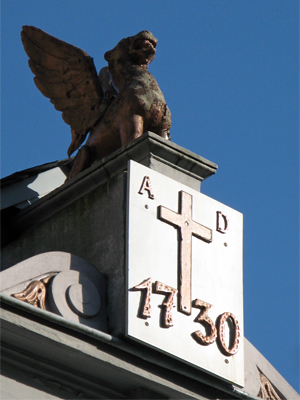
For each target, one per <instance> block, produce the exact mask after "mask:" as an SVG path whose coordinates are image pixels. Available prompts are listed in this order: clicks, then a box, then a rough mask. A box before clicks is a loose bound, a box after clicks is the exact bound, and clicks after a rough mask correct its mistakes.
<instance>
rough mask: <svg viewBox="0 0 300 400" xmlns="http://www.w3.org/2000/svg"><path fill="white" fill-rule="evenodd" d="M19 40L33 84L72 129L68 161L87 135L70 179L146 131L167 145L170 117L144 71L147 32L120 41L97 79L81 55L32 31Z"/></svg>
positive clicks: (148, 55)
mask: <svg viewBox="0 0 300 400" xmlns="http://www.w3.org/2000/svg"><path fill="white" fill-rule="evenodd" d="M21 38H22V42H23V45H24V49H25V51H26V53H27V55H28V57H29V67H30V68H31V70H32V72H33V73H34V75H35V78H34V82H35V84H36V86H37V88H38V89H39V90H40V91H41V92H42V94H43V95H44V96H46V97H48V98H50V101H51V103H53V104H54V107H55V108H56V109H57V110H59V111H62V117H63V119H64V121H65V122H66V123H67V124H69V125H70V126H71V135H72V142H71V144H70V147H69V149H68V156H69V157H70V156H71V155H72V154H73V152H74V151H75V150H77V149H78V148H79V147H80V146H81V145H82V143H83V142H84V140H85V139H86V136H87V134H88V133H89V137H88V139H87V142H86V144H85V145H84V146H83V147H82V148H81V149H80V150H79V152H78V154H77V156H76V158H75V160H74V164H73V166H72V169H71V171H70V174H69V176H68V179H71V178H72V177H74V176H75V175H77V174H78V173H79V172H81V171H83V170H85V169H86V168H88V167H89V166H91V165H92V164H93V163H94V162H96V161H98V160H101V159H102V158H103V157H106V156H108V155H109V154H111V153H112V152H114V151H115V150H117V149H119V148H120V147H121V146H125V145H126V144H127V143H129V142H130V141H132V140H133V139H136V138H138V137H140V136H141V135H142V134H143V133H145V132H147V131H151V132H154V133H156V134H158V135H159V136H161V137H163V138H165V139H170V127H171V113H170V110H169V108H168V106H167V104H166V101H165V99H164V96H163V94H162V92H161V90H160V88H159V86H158V84H157V82H156V80H155V79H154V77H153V76H152V75H151V74H150V73H149V72H148V71H147V68H148V65H149V64H150V63H151V61H152V60H153V59H154V56H155V53H156V45H157V39H156V38H155V37H154V36H153V35H152V33H151V32H149V31H142V32H140V33H138V34H137V35H135V36H131V37H128V38H125V39H122V40H121V41H120V42H119V43H118V44H117V45H116V47H114V48H113V49H112V50H110V51H107V52H106V53H105V55H104V58H105V60H106V61H107V62H108V66H106V67H104V68H102V69H101V71H100V73H99V75H97V71H96V68H95V65H94V62H93V59H92V58H91V57H90V56H89V55H88V54H87V53H86V52H84V51H83V50H81V49H79V48H77V47H75V46H72V45H70V44H68V43H65V42H63V41H61V40H59V39H56V38H55V37H53V36H50V35H49V34H47V33H45V32H43V31H42V30H40V29H38V28H35V27H33V26H23V28H22V32H21Z"/></svg>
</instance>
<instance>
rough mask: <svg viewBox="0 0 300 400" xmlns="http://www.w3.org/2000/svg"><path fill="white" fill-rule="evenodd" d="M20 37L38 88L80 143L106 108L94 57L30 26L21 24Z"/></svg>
mask: <svg viewBox="0 0 300 400" xmlns="http://www.w3.org/2000/svg"><path fill="white" fill-rule="evenodd" d="M21 38H22V42H23V45H24V48H25V51H26V53H27V55H28V57H29V58H30V60H29V67H30V68H31V70H32V72H33V73H34V75H35V78H34V82H35V84H36V86H37V88H38V89H39V90H40V91H41V92H42V93H43V95H44V96H46V97H49V98H50V101H51V103H53V104H54V107H55V108H56V110H59V111H62V117H63V119H64V121H65V122H66V123H67V124H69V125H70V126H71V131H72V137H73V136H75V137H77V138H80V140H79V141H81V142H83V140H84V137H85V135H86V134H87V133H88V132H89V131H90V130H91V128H92V127H93V126H94V125H95V124H96V122H97V121H98V120H99V119H100V118H101V117H102V116H103V115H104V113H105V110H106V108H107V102H106V101H105V100H104V99H103V92H102V89H101V85H100V80H99V78H98V76H97V71H96V68H95V65H94V62H93V59H92V58H91V57H90V56H89V55H88V54H87V53H86V52H84V51H83V50H81V49H79V48H78V47H75V46H72V45H70V44H68V43H65V42H63V41H61V40H59V39H56V38H55V37H53V36H50V35H48V34H47V33H46V32H43V31H42V30H40V29H38V28H35V27H33V26H23V28H22V32H21ZM73 141H74V137H73ZM75 147H76V146H75ZM78 147H79V146H78Z"/></svg>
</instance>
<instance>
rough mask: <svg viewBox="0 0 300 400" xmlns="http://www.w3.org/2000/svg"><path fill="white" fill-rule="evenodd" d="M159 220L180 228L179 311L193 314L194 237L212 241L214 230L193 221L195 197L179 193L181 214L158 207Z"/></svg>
mask: <svg viewBox="0 0 300 400" xmlns="http://www.w3.org/2000/svg"><path fill="white" fill-rule="evenodd" d="M158 218H160V219H161V220H162V221H164V222H167V223H169V224H171V225H173V226H175V227H176V228H179V239H180V240H179V253H180V263H179V269H180V271H179V310H180V311H181V312H183V313H185V314H188V315H190V314H191V274H192V235H193V236H195V237H197V238H198V239H201V240H204V241H205V242H208V243H209V242H211V241H212V230H211V229H209V228H207V227H205V226H203V225H201V224H199V223H198V222H195V221H193V196H192V195H190V194H188V193H186V192H183V191H181V192H179V213H176V212H174V211H172V210H169V209H168V208H166V207H163V206H159V207H158Z"/></svg>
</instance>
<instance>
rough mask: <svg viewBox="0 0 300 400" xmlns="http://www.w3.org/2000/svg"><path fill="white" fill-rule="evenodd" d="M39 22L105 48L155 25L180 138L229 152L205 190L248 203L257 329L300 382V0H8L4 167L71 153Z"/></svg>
mask: <svg viewBox="0 0 300 400" xmlns="http://www.w3.org/2000/svg"><path fill="white" fill-rule="evenodd" d="M22 25H34V26H37V27H39V28H41V29H43V30H45V31H46V32H48V33H50V34H52V35H53V36H56V37H58V38H60V39H62V40H64V41H66V42H68V43H71V44H73V45H76V46H77V47H80V48H82V49H84V50H85V51H86V52H87V53H88V54H89V55H91V56H92V57H94V62H95V65H96V68H97V69H98V70H99V69H100V68H102V67H103V66H105V65H106V63H105V61H104V58H103V54H104V52H105V51H107V50H110V49H111V48H113V47H114V46H115V45H116V44H117V42H118V41H119V40H120V39H122V38H123V37H127V36H131V35H134V34H135V33H137V32H139V31H141V30H144V29H147V30H150V31H151V32H152V33H153V34H154V36H156V37H157V39H158V47H157V53H156V58H155V60H154V61H153V63H152V64H151V65H150V68H149V70H150V72H151V73H152V74H153V75H154V76H155V78H156V80H157V81H158V83H159V86H160V87H161V89H162V91H163V93H164V95H165V98H166V101H167V103H168V106H169V108H170V110H171V113H172V121H173V123H172V128H171V139H172V141H173V142H175V143H176V144H178V145H180V146H183V147H185V148H187V149H189V150H191V151H193V152H195V153H197V154H199V155H201V156H203V157H205V158H207V159H209V160H211V161H213V162H215V163H216V164H218V166H219V169H218V171H217V174H216V175H215V176H213V177H211V178H209V179H208V180H207V181H205V182H204V183H203V185H202V192H203V193H204V194H206V195H208V196H210V197H212V198H214V199H216V200H218V201H220V202H222V203H224V204H226V205H228V206H230V207H232V208H235V209H236V210H238V211H240V212H242V213H243V215H244V313H245V315H244V317H245V336H246V337H247V338H248V339H249V340H250V342H251V343H252V344H253V345H254V346H255V347H256V348H257V349H258V350H259V351H260V352H261V353H262V354H263V355H264V356H265V357H266V358H267V359H268V360H269V361H270V362H271V363H272V364H273V366H274V367H275V368H276V369H277V370H278V371H279V372H280V373H281V374H282V375H283V377H284V378H285V379H286V380H287V381H288V382H289V383H290V384H291V385H292V386H293V387H294V388H295V389H296V390H298V391H299V252H298V243H299V137H298V127H299V111H298V108H299V80H298V76H299V61H298V56H299V55H298V44H299V43H298V25H299V10H298V1H295V0H288V1H286V0H267V1H266V0H244V1H240V0H223V1H221V0H220V1H214V0H210V1H206V0H197V1H196V0H195V1H194V0H191V1H189V2H186V1H183V0H182V1H178V0H172V1H167V0H159V1H156V0H152V1H149V2H146V1H133V0H128V1H109V2H108V1H99V0H98V1H94V0H89V1H80V0H73V1H71V0H64V1H58V0H51V2H50V1H40V0H27V1H24V0H13V1H12V0H2V2H1V38H2V43H1V45H2V48H1V59H2V63H1V88H2V91H1V93H2V99H1V120H2V121H1V123H2V126H1V150H2V154H1V176H2V177H4V176H7V175H9V174H12V173H14V172H16V171H20V170H23V169H26V168H30V167H33V166H36V165H40V164H44V163H46V162H50V161H55V160H59V159H64V158H66V157H67V153H66V152H67V148H68V146H69V144H70V130H69V126H68V125H66V124H65V123H64V122H63V121H62V119H61V115H60V113H59V112H58V111H56V110H54V107H53V105H52V104H50V102H49V100H48V99H46V98H45V97H43V95H42V94H41V93H40V92H39V91H38V89H37V88H36V87H35V85H34V83H33V80H32V78H33V75H32V73H31V71H30V70H29V67H28V65H27V59H28V58H27V56H26V54H25V52H24V50H23V47H22V44H21V40H20V31H21V27H22Z"/></svg>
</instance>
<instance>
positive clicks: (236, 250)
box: [126, 161, 244, 386]
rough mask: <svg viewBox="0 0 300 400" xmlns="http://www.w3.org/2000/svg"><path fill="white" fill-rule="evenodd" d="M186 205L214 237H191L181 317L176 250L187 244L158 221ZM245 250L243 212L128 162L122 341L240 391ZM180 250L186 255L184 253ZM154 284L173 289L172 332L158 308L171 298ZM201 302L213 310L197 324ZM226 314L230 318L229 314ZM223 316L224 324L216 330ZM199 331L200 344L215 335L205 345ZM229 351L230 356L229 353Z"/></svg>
mask: <svg viewBox="0 0 300 400" xmlns="http://www.w3.org/2000/svg"><path fill="white" fill-rule="evenodd" d="M145 177H146V178H145ZM182 192H183V193H184V196H185V198H183V197H182V196H183V195H182V194H181V193H182ZM186 199H191V203H192V207H190V208H192V214H191V215H192V221H194V222H195V223H197V224H196V225H197V226H198V224H201V225H202V226H203V227H204V228H203V229H204V231H205V232H206V233H207V232H208V235H209V232H211V239H209V237H206V239H205V237H204V239H201V238H199V237H197V236H194V235H193V236H192V237H191V246H192V258H191V278H190V280H189V279H188V281H190V283H191V291H190V292H191V294H190V299H191V302H190V304H191V314H190V315H188V314H186V313H184V312H181V311H180V296H181V295H182V293H181V291H184V290H185V289H183V288H181V285H180V277H179V276H180V271H181V265H180V264H181V262H180V260H181V252H180V249H181V248H182V247H181V246H183V245H184V246H186V245H187V246H188V248H189V244H186V243H181V242H182V239H183V241H184V240H186V236H184V235H183V234H182V232H183V231H181V229H180V228H179V227H177V226H176V224H174V223H173V224H172V223H168V222H166V221H165V220H163V218H162V214H163V212H162V208H163V209H164V210H166V209H168V210H170V211H168V212H169V213H170V212H171V214H172V215H173V216H174V215H175V213H177V214H179V216H178V218H179V219H180V218H181V216H180V214H181V211H182V204H181V203H183V202H184V201H185V200H186ZM185 206H186V207H187V208H189V207H188V206H187V205H186V204H185ZM172 212H173V213H172ZM175 217H176V216H175ZM194 222H188V221H186V224H189V223H190V225H191V226H194ZM200 229H202V228H200ZM242 246H243V216H242V214H241V213H239V212H237V211H235V210H233V209H232V208H230V207H227V206H225V205H224V204H222V203H219V202H218V201H216V200H213V199H211V198H209V197H207V196H205V195H203V194H201V193H199V192H197V191H195V190H193V189H191V188H189V187H187V186H185V185H183V184H181V183H178V182H176V181H174V180H172V179H170V178H168V177H166V176H164V175H162V174H160V173H158V172H156V171H153V170H151V169H149V168H146V167H144V166H142V165H140V164H138V163H136V162H134V161H129V168H128V213H127V288H128V290H127V305H126V309H127V318H126V320H127V326H126V334H127V336H128V337H130V338H132V339H135V340H138V341H140V342H142V343H144V344H145V345H147V346H151V347H154V348H155V349H157V350H159V351H162V352H164V353H166V354H168V355H170V356H172V357H175V358H177V359H180V360H181V361H183V362H186V363H188V364H190V365H193V366H194V367H197V368H200V369H202V370H204V371H206V372H208V373H210V374H213V375H216V376H218V377H220V378H222V379H224V380H226V381H229V382H231V383H234V384H236V385H239V386H244V343H243V337H244V331H243V276H242V269H243V265H242V258H243V254H242ZM184 251H185V253H186V248H185V250H184ZM184 257H186V256H184ZM183 261H184V262H185V261H186V260H183ZM149 278H151V284H149V282H150V280H149V281H148V296H147V288H146V287H145V288H144V289H141V288H136V287H137V286H139V284H141V283H142V282H144V281H146V280H147V279H149ZM156 282H160V283H162V284H164V285H165V286H168V287H171V288H174V289H175V290H178V293H177V294H176V295H175V296H174V306H173V307H172V308H171V318H172V321H171V323H172V324H173V326H169V327H167V325H166V322H167V323H168V321H169V322H170V318H169V319H166V317H165V315H166V310H167V306H166V305H163V303H165V304H166V303H167V301H168V298H170V297H171V296H170V293H166V294H164V293H162V292H161V291H156V290H155V287H157V288H158V286H159V284H156ZM187 283H189V282H187ZM157 285H158V286H157ZM144 286H147V283H144ZM149 289H151V291H152V293H151V291H149ZM197 299H198V300H197ZM146 300H148V302H149V304H146V305H148V309H147V310H146V312H145V313H144V314H145V315H143V311H145V309H144V305H145V302H146ZM199 301H202V302H205V303H208V304H210V305H211V308H210V309H209V310H208V312H207V316H208V317H209V319H208V322H205V321H204V322H203V321H202V322H197V321H196V319H197V316H198V315H199V314H200V312H201V311H202V315H203V311H204V310H205V308H204V306H200V307H199ZM197 302H198V307H197ZM200 304H203V303H200ZM149 306H150V307H151V310H150V308H149ZM147 312H148V314H149V316H147ZM225 313H230V316H229V317H228V314H225ZM222 315H223V319H224V318H225V321H224V323H223V324H222V323H221V324H220V321H221V320H222V319H221V316H222ZM226 315H227V317H228V319H227V321H226ZM214 327H215V328H216V329H215V333H216V334H217V338H216V339H215V340H214V337H213V335H212V333H213V331H214ZM222 328H223V329H222ZM238 330H239V332H238ZM197 331H200V333H202V335H203V336H204V340H205V337H206V338H207V337H209V336H211V335H212V339H211V341H212V343H210V344H202V342H201V340H199V339H197V337H196V335H195V332H197ZM221 331H223V334H221ZM235 337H236V339H237V341H236V342H235V343H236V348H235V347H234V338H235ZM222 338H223V341H222ZM228 350H229V352H228ZM230 351H231V352H234V353H235V354H233V355H232V354H230Z"/></svg>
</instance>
